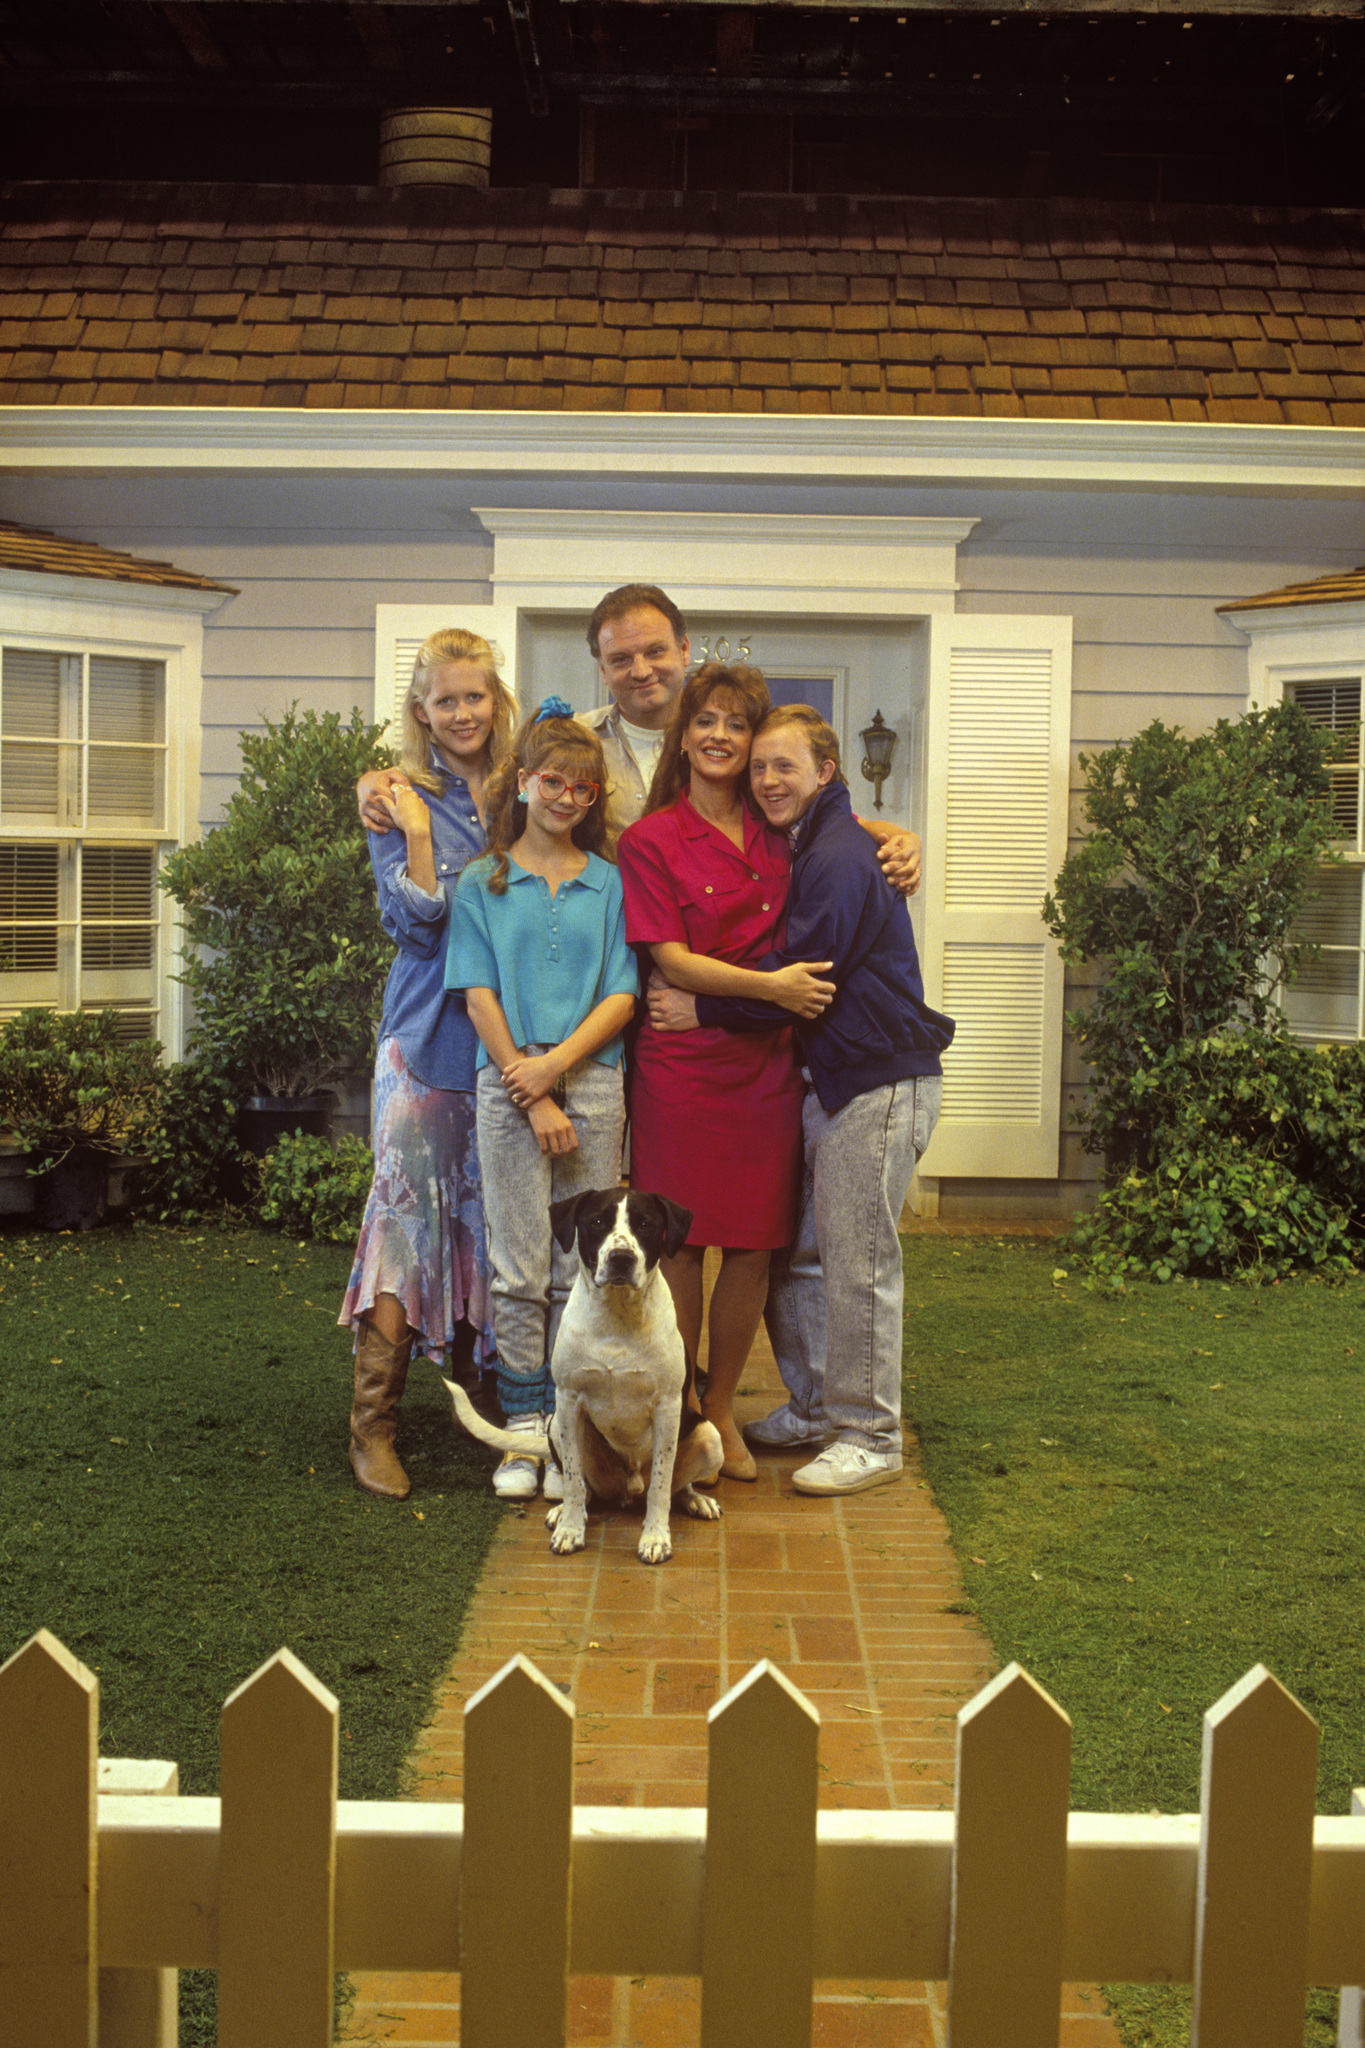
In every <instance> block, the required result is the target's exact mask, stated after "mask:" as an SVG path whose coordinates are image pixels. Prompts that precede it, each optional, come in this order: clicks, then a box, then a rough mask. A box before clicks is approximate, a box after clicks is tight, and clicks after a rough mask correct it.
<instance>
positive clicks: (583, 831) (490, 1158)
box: [446, 697, 639, 1500]
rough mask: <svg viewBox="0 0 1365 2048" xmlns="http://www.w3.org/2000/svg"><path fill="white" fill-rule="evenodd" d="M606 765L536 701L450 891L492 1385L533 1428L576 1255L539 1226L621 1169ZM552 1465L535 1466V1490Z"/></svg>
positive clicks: (518, 1489) (623, 969) (631, 970)
mask: <svg viewBox="0 0 1365 2048" xmlns="http://www.w3.org/2000/svg"><path fill="white" fill-rule="evenodd" d="M606 779H607V776H606V766H605V763H604V761H603V758H602V748H601V744H600V742H599V741H598V739H597V736H596V734H595V733H593V732H591V731H589V730H588V729H587V728H586V727H584V726H582V725H579V724H578V723H577V722H576V721H575V720H574V718H573V716H572V714H571V712H570V709H569V706H568V705H567V704H565V703H564V702H563V701H562V699H560V698H557V697H552V698H549V699H547V701H546V702H545V703H544V704H543V705H542V706H541V708H540V710H539V712H538V713H537V714H536V716H535V717H534V718H533V719H528V720H527V721H526V723H525V724H523V725H522V726H521V728H520V729H519V731H518V732H517V734H516V736H515V738H514V740H513V742H512V751H511V756H510V758H509V759H508V760H507V761H506V763H505V764H504V765H503V766H502V767H501V768H499V769H498V770H497V771H496V772H495V773H494V775H493V776H492V777H491V778H490V780H489V784H488V792H487V810H486V819H487V830H488V852H487V854H486V856H485V857H484V858H483V859H482V860H478V861H474V862H471V864H470V865H469V867H467V868H466V869H465V870H464V872H463V874H462V875H461V876H460V880H459V884H458V886H457V888H456V891H455V898H454V902H453V904H452V907H451V918H450V940H449V947H448V951H447V955H446V986H447V988H458V989H463V990H464V994H465V1002H466V1004H467V1006H468V1010H469V1016H470V1020H471V1022H472V1023H473V1025H474V1028H475V1030H476V1031H477V1033H478V1035H479V1041H480V1050H479V1053H478V1074H477V1077H476V1081H475V1100H476V1106H477V1118H478V1136H479V1155H480V1158H481V1160H482V1162H483V1195H484V1211H485V1215H486V1217H487V1222H488V1239H489V1253H490V1257H491V1260H492V1266H493V1286H492V1294H493V1318H494V1326H495V1329H496V1333H497V1347H498V1398H499V1400H500V1401H501V1403H502V1409H503V1414H504V1415H505V1417H506V1419H507V1427H508V1428H509V1429H510V1430H512V1431H514V1432H525V1433H527V1434H530V1435H535V1436H540V1435H541V1434H543V1432H544V1430H545V1429H546V1428H547V1427H548V1420H549V1414H550V1411H551V1410H552V1408H553V1405H554V1402H553V1395H552V1392H551V1387H550V1373H549V1358H550V1354H551V1352H552V1351H553V1349H554V1340H555V1334H556V1331H557V1330H558V1328H559V1319H560V1317H561V1315H562V1314H563V1311H564V1304H565V1302H566V1301H567V1300H568V1297H569V1289H570V1287H571V1286H572V1284H573V1276H574V1267H575V1263H576V1254H573V1253H566V1252H562V1251H561V1250H560V1249H559V1247H558V1246H557V1245H556V1244H555V1243H554V1241H553V1239H552V1237H551V1235H550V1217H549V1210H550V1204H551V1202H556V1201H560V1200H563V1199H564V1198H566V1197H568V1196H571V1195H576V1194H580V1193H583V1192H585V1191H586V1190H587V1189H590V1188H605V1187H614V1186H615V1185H616V1184H617V1182H618V1181H619V1180H620V1178H621V1145H622V1139H623V1137H624V1132H625V1095H624V1090H623V1086H622V1071H621V1060H622V1034H623V1032H624V1031H625V1028H626V1026H627V1024H629V1022H630V1020H631V1018H632V1016H633V1015H634V1011H635V1000H636V996H637V995H638V993H639V978H638V975H637V973H636V967H635V957H634V955H633V953H632V952H631V950H630V948H629V947H628V946H627V944H626V935H625V906H624V899H623V897H622V893H621V878H620V876H619V874H618V873H617V871H616V869H615V867H614V866H612V864H611V863H610V862H609V861H607V860H604V859H603V858H602V854H603V849H604V848H605V846H606V844H607V819H606V806H605V804H604V802H603V799H602V790H603V787H604V785H605V783H606ZM538 1472H539V1466H538V1464H537V1461H536V1460H535V1459H534V1458H533V1457H518V1456H516V1455H515V1453H509V1454H508V1455H507V1456H506V1457H505V1458H504V1459H503V1462H502V1464H501V1465H500V1466H499V1468H498V1470H497V1471H496V1472H495V1473H494V1475H493V1491H494V1492H495V1493H496V1494H498V1495H499V1497H500V1498H501V1499H503V1500H529V1499H531V1498H532V1497H533V1496H534V1494H535V1492H536V1488H537V1484H538ZM557 1481H559V1474H558V1473H557V1472H556V1471H554V1470H552V1469H551V1470H547V1473H546V1493H547V1497H548V1498H558V1497H559V1495H558V1488H557V1487H556V1484H555V1483H556V1482H557ZM560 1484H562V1482H560ZM552 1488H554V1489H555V1490H554V1491H552V1490H551V1489H552Z"/></svg>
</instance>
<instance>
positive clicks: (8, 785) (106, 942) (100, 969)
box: [0, 646, 167, 1036]
mask: <svg viewBox="0 0 1365 2048" xmlns="http://www.w3.org/2000/svg"><path fill="white" fill-rule="evenodd" d="M166 768H167V761H166V664H165V662H164V661H157V660H152V659H146V658H142V657H140V656H129V655H115V654H99V653H86V652H79V651H65V650H62V649H54V648H46V647H22V646H6V647H4V648H3V650H0V1013H3V1014H9V1013H12V1012H13V1011H15V1010H17V1009H21V1008H23V1007H25V1006H26V1005H30V1004H43V1005H47V1006H50V1007H52V1008H55V1009H60V1010H75V1009H106V1008H114V1009H118V1010H120V1011H122V1012H124V1013H125V1023H126V1029H127V1031H128V1033H129V1034H130V1035H146V1036H154V1035H155V1034H156V1031H157V1022H158V968H159V961H158V944H159V932H160V917H159V908H158V900H157V892H156V868H157V859H158V848H159V844H160V842H161V840H162V839H163V838H164V837H165V834H166Z"/></svg>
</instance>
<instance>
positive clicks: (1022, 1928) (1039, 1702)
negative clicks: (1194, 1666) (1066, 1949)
mask: <svg viewBox="0 0 1365 2048" xmlns="http://www.w3.org/2000/svg"><path fill="white" fill-rule="evenodd" d="M1070 1790H1071V1722H1070V1719H1069V1718H1068V1716H1067V1715H1066V1714H1064V1713H1063V1712H1062V1709H1061V1708H1060V1707H1059V1706H1058V1705H1057V1702H1056V1701H1055V1700H1054V1699H1051V1698H1050V1697H1049V1696H1048V1694H1047V1693H1045V1692H1044V1690H1043V1688H1042V1687H1041V1686H1040V1685H1038V1684H1037V1683H1036V1682H1035V1680H1033V1679H1032V1678H1030V1677H1029V1675H1028V1673H1027V1672H1026V1671H1023V1670H1021V1669H1020V1667H1019V1666H1018V1665H1017V1664H1011V1665H1009V1666H1008V1667H1007V1668H1006V1669H1005V1670H1004V1671H1002V1672H1001V1673H1000V1676H999V1677H998V1678H995V1679H993V1680H992V1681H991V1683H990V1684H989V1685H988V1686H986V1687H985V1688H984V1689H983V1690H982V1691H981V1692H979V1693H978V1694H977V1695H976V1698H975V1699H973V1700H969V1701H968V1703H967V1705H966V1706H965V1707H964V1708H963V1709H962V1711H961V1713H960V1714H959V1715H958V1717H957V1846H956V1850H955V1853H954V1857H953V1925H952V1936H951V1947H950V1971H951V1983H950V1988H949V1993H948V2039H949V2042H950V2043H951V2048H998V2044H999V2043H1000V2042H1002V2041H1008V2042H1009V2043H1010V2048H1057V2035H1058V2032H1059V2029H1060V2025H1061V2008H1062V1936H1063V1930H1064V1925H1065V1912H1066V1856H1067V1847H1066V1833H1067V1815H1068V1809H1069V1805H1070Z"/></svg>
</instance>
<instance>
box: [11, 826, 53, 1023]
mask: <svg viewBox="0 0 1365 2048" xmlns="http://www.w3.org/2000/svg"><path fill="white" fill-rule="evenodd" d="M56 968H57V848H56V847H55V846H40V845H35V844H31V843H28V842H25V841H19V842H17V843H16V842H15V841H13V840H11V841H9V842H7V843H6V844H4V845H0V975H5V974H54V973H55V972H56ZM5 987H6V984H5V983H4V982H0V1003H4V1002H6V1001H7V997H6V996H5V994H4V993H3V991H4V989H5Z"/></svg>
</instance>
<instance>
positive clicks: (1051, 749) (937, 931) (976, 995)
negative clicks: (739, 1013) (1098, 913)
mask: <svg viewBox="0 0 1365 2048" xmlns="http://www.w3.org/2000/svg"><path fill="white" fill-rule="evenodd" d="M1070 720H1071V621H1070V619H1064V618H1007V617H981V618H975V617H963V616H961V615H957V616H953V617H951V618H941V619H935V620H934V622H933V640H932V648H931V657H930V688H929V722H928V739H927V749H926V766H927V776H928V791H927V825H928V831H927V846H926V883H925V889H926V902H925V943H924V969H925V981H926V987H927V990H928V993H929V1000H930V1001H931V1002H932V1003H934V1004H935V1005H936V1007H938V1008H941V1009H943V1010H946V1011H947V1013H948V1015H949V1016H950V1017H953V1018H954V1019H955V1020H956V1023H957V1034H956V1037H955V1038H954V1040H953V1043H952V1045H951V1047H950V1048H949V1050H948V1052H947V1054H946V1055H945V1057H944V1062H943V1071H944V1084H943V1115H942V1118H941V1120H940V1123H939V1126H938V1129H937V1131H936V1132H935V1134H934V1138H933V1142H932V1145H931V1147H930V1150H929V1152H928V1154H927V1155H926V1158H925V1161H924V1171H925V1172H926V1173H929V1174H934V1175H937V1176H938V1177H939V1178H945V1177H959V1178H978V1177H984V1178H990V1179H1011V1178H1027V1179H1053V1178H1055V1177H1056V1174H1057V1170H1058V1155H1059V1140H1060V1122H1061V1060H1062V988H1063V976H1062V963H1061V959H1060V957H1059V955H1058V952H1057V946H1056V942H1055V940H1053V938H1052V937H1051V936H1050V934H1049V933H1048V932H1047V931H1046V929H1045V928H1044V925H1043V921H1042V901H1043V897H1044V895H1045V893H1046V892H1047V890H1048V889H1049V888H1051V886H1052V883H1053V881H1054V880H1055V878H1056V874H1057V870H1058V868H1059V867H1060V866H1061V863H1062V860H1063V859H1064V857H1065V854H1066V831H1067V795H1068V785H1069V780H1070Z"/></svg>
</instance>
